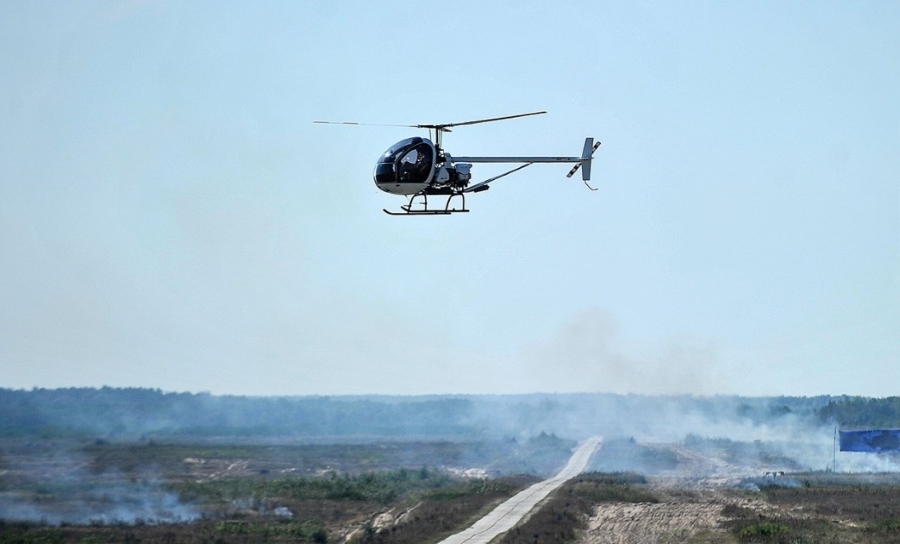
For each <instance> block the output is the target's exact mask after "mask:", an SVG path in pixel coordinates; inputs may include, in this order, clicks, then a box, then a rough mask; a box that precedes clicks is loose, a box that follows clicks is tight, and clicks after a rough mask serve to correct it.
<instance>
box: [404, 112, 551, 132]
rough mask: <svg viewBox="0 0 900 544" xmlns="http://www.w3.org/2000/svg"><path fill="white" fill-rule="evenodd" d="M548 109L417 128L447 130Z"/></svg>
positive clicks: (514, 117) (540, 113) (515, 117)
mask: <svg viewBox="0 0 900 544" xmlns="http://www.w3.org/2000/svg"><path fill="white" fill-rule="evenodd" d="M545 113H547V112H546V111H533V112H531V113H518V114H516V115H505V116H503V117H491V118H490V119H477V120H475V121H463V122H461V123H444V124H442V125H416V127H417V128H432V129H437V130H445V131H447V127H462V126H466V125H477V124H479V123H491V122H493V121H505V120H507V119H517V118H519V117H528V116H530V115H543V114H545ZM447 132H449V131H447Z"/></svg>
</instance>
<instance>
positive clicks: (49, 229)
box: [0, 0, 900, 396]
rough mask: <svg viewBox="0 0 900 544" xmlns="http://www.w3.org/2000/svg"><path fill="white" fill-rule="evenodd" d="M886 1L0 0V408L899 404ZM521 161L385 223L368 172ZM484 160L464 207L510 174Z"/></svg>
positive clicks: (899, 62) (894, 132)
mask: <svg viewBox="0 0 900 544" xmlns="http://www.w3.org/2000/svg"><path fill="white" fill-rule="evenodd" d="M898 27H900V4H898V3H896V2H884V1H882V2H864V1H860V2H828V1H824V2H822V1H815V2H813V1H809V2H805V1H791V2H765V1H760V2H715V1H710V2H703V1H696V2H695V1H691V2H625V3H622V2H596V1H593V0H592V1H584V2H577V1H572V2H564V3H554V2H549V3H548V2H527V1H516V2H502V1H498V2H483V1H460V2H453V3H452V5H448V4H446V3H442V2H419V3H414V4H411V3H409V2H395V1H392V0H385V1H383V2H366V1H328V2H325V1H322V2H315V1H302V2H284V3H280V2H201V1H196V2H193V1H192V2H175V1H161V2H143V1H87V0H85V1H81V2H42V1H35V2H12V1H4V2H0V368H2V371H0V387H7V388H26V389H28V388H32V387H48V388H55V387H82V386H103V385H108V386H114V387H153V388H160V389H163V390H167V391H195V392H200V391H206V392H212V393H217V394H239V395H336V394H401V395H416V394H443V393H446V394H463V393H473V394H481V393H497V394H505V393H527V392H550V393H555V392H558V393H565V392H614V393H640V394H696V395H717V394H743V395H819V394H834V395H837V394H850V395H869V396H889V395H896V394H900V373H898V372H897V368H898V363H900V268H898V266H900V183H898V180H900V152H898V148H897V146H898V142H900V100H898V99H897V97H898V96H900V70H898V69H897V68H898V66H900V34H898V33H897V31H896V29H897V28H898ZM540 110H546V111H547V112H548V113H547V114H545V115H539V116H533V117H528V118H523V119H514V120H507V121H502V122H496V123H487V124H480V125H473V126H465V127H458V128H456V129H454V131H453V132H452V133H449V134H447V135H445V137H444V147H445V149H446V150H447V152H449V153H451V154H452V155H459V156H464V155H470V156H471V155H520V156H521V155H579V154H580V152H581V148H582V144H583V141H584V138H585V137H588V136H591V137H594V138H596V139H597V140H598V141H601V142H603V145H602V146H601V147H600V149H599V150H598V151H597V154H596V155H595V158H596V160H595V161H594V164H593V177H592V185H593V186H594V187H597V188H598V189H599V190H598V191H596V192H592V191H590V190H588V189H587V188H586V187H585V186H584V185H583V184H582V182H581V180H580V179H578V176H576V177H575V178H572V179H567V178H566V177H565V174H566V173H567V171H568V169H569V166H570V165H534V166H532V167H530V168H526V169H524V170H522V171H521V172H518V173H516V174H514V175H511V176H508V177H505V178H503V179H502V180H498V181H497V182H495V183H493V184H492V186H491V190H490V191H487V192H483V193H478V194H474V195H470V196H469V198H468V199H467V203H468V206H469V208H470V209H471V212H470V213H468V214H457V215H453V216H449V217H391V216H388V215H386V214H385V213H383V212H382V209H383V208H389V209H397V208H398V207H399V206H400V205H401V204H403V203H404V202H405V199H404V198H403V197H399V196H394V195H390V194H387V193H383V192H381V191H379V190H378V189H377V188H376V187H375V185H374V183H373V181H372V170H373V168H374V165H375V162H376V160H377V159H378V157H379V155H381V154H382V153H383V152H384V150H386V149H387V148H388V147H390V146H391V145H392V144H394V143H395V142H397V141H399V140H402V139H404V138H408V137H410V136H417V135H418V136H427V133H426V131H422V130H417V129H409V128H400V127H377V126H357V127H354V126H331V125H321V124H314V123H313V121H316V120H328V121H356V122H360V123H376V124H377V123H384V124H420V123H421V124H428V123H454V122H461V121H467V120H472V119H481V118H487V117H497V116H504V115H512V114H518V113H525V112H532V111H540ZM503 168H504V167H503V166H502V165H490V164H476V165H475V166H474V167H473V169H472V172H473V179H474V181H478V180H484V179H487V178H488V177H490V176H493V175H496V174H499V173H501V172H502V171H503Z"/></svg>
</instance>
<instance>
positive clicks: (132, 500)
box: [0, 444, 200, 525]
mask: <svg viewBox="0 0 900 544" xmlns="http://www.w3.org/2000/svg"><path fill="white" fill-rule="evenodd" d="M6 459H7V460H6V463H5V465H4V470H3V471H2V472H0V484H2V489H3V491H2V492H0V519H2V520H5V521H29V522H40V523H47V524H51V525H60V524H63V523H67V524H78V525H86V524H101V525H106V524H122V523H124V524H136V523H146V524H163V523H177V522H186V521H192V520H195V519H198V518H200V512H199V511H198V510H197V509H196V508H194V507H192V506H189V505H185V504H183V503H182V502H181V501H180V499H179V497H178V495H177V494H176V493H173V492H171V491H169V490H167V489H166V487H165V485H164V483H163V481H162V479H161V477H160V476H159V474H158V473H157V471H155V470H153V469H139V470H134V471H130V472H129V473H124V472H122V471H121V470H119V469H116V468H111V469H109V470H105V471H102V472H99V473H94V472H93V471H92V470H91V469H90V466H89V465H90V463H89V461H88V459H87V458H86V457H85V456H84V455H83V454H81V453H80V452H78V451H77V450H74V449H71V448H69V447H59V446H58V445H57V444H50V445H43V446H42V448H41V450H40V451H38V452H36V453H34V454H32V455H29V456H27V457H24V458H23V457H21V456H7V458H6Z"/></svg>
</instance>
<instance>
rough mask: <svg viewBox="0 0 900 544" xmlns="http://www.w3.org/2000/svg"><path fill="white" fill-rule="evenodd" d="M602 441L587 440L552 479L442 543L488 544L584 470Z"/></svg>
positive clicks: (515, 498) (508, 502)
mask: <svg viewBox="0 0 900 544" xmlns="http://www.w3.org/2000/svg"><path fill="white" fill-rule="evenodd" d="M602 440H603V439H602V438H601V437H599V436H595V437H593V438H590V439H588V440H587V441H586V442H584V444H582V445H581V446H579V447H578V449H577V450H575V453H574V454H572V458H571V459H569V462H568V464H566V466H565V467H564V468H563V469H562V470H561V471H559V474H557V475H556V476H554V477H553V478H550V479H549V480H544V481H543V482H538V483H536V484H534V485H533V486H531V487H529V488H528V489H526V490H524V491H520V492H519V494H517V495H515V496H514V497H512V498H511V499H509V500H507V501H506V502H504V503H503V504H501V505H500V506H498V507H497V508H495V509H494V510H493V511H492V512H491V513H490V514H488V515H486V516H484V517H483V518H481V519H480V520H478V521H477V522H475V525H472V526H471V527H469V528H468V529H466V530H465V531H463V532H461V533H456V534H455V535H453V536H450V537H448V538H446V539H444V540H442V541H441V543H440V544H487V543H488V542H490V541H491V540H493V539H494V538H496V537H497V536H499V535H501V534H503V533H505V532H506V531H508V530H510V529H512V528H513V527H514V526H515V525H516V524H517V523H519V521H520V520H521V519H522V518H523V517H525V514H527V513H528V512H530V511H531V509H532V508H534V507H535V505H537V503H538V502H540V501H541V500H542V499H543V498H544V497H546V496H547V495H549V494H550V492H551V491H553V490H554V489H556V488H557V487H559V486H561V485H562V484H563V483H564V482H565V481H566V480H569V479H571V478H574V477H575V476H577V475H578V474H579V473H581V471H583V470H584V469H585V467H587V464H588V461H589V460H590V458H591V455H592V454H593V453H594V450H596V449H597V447H598V446H600V442H602Z"/></svg>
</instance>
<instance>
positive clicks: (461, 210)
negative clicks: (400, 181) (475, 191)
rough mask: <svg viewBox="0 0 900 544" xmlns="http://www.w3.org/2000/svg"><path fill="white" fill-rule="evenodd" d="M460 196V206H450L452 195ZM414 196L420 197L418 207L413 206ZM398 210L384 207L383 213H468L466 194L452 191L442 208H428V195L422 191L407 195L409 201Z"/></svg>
mask: <svg viewBox="0 0 900 544" xmlns="http://www.w3.org/2000/svg"><path fill="white" fill-rule="evenodd" d="M456 196H458V197H460V198H461V199H462V208H451V207H450V203H451V202H452V201H453V197H456ZM416 197H422V204H421V206H420V207H413V204H414V203H415V199H416ZM400 210H401V211H399V212H392V211H390V210H388V209H384V213H386V214H388V215H450V214H454V213H469V210H468V209H466V195H464V194H462V193H453V194H451V195H449V196H448V197H447V203H446V204H445V205H444V207H443V209H441V208H437V209H435V208H429V207H428V195H426V194H424V193H420V194H415V195H412V196H411V197H409V203H408V204H404V205H402V206H400Z"/></svg>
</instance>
